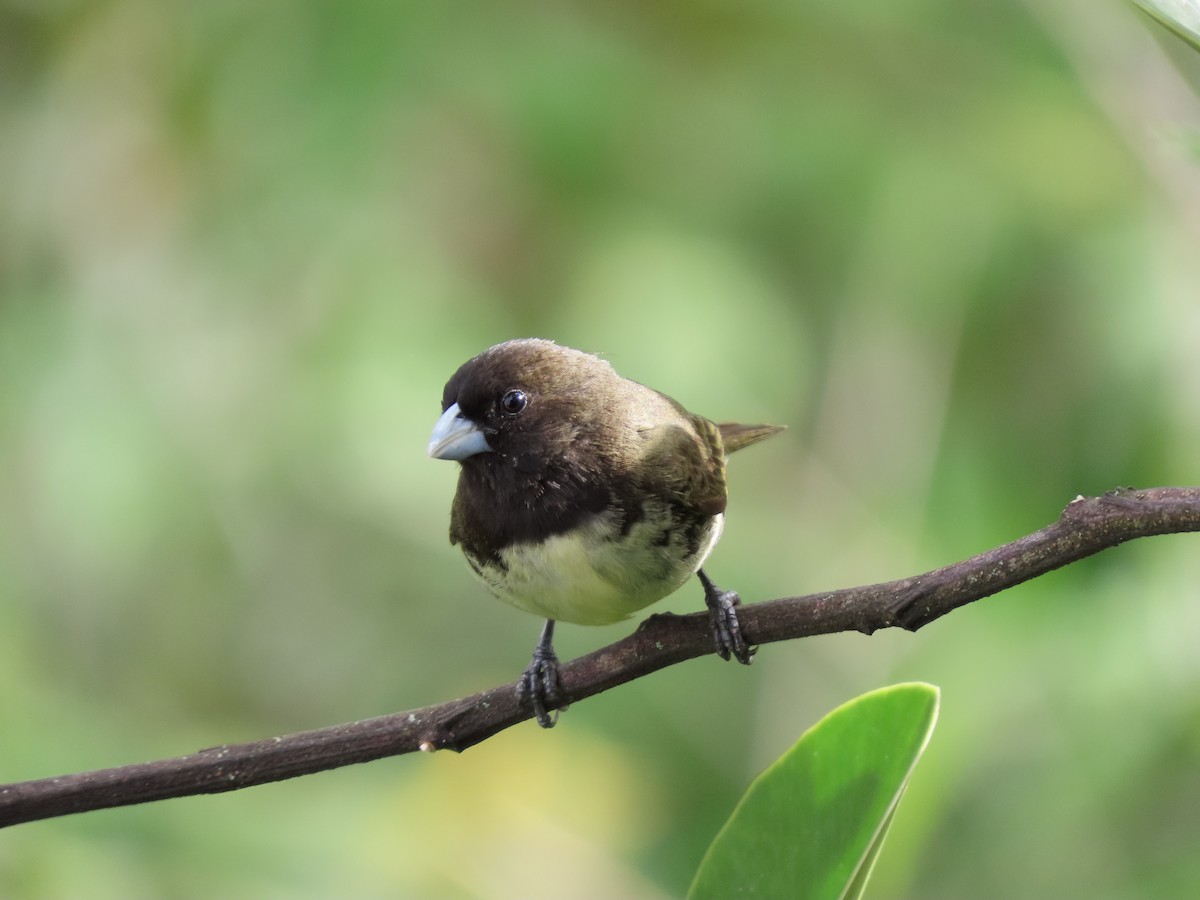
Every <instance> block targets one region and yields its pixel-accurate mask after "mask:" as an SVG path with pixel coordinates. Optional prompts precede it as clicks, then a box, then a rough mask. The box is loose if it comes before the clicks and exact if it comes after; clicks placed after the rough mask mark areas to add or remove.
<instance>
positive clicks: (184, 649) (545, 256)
mask: <svg viewBox="0 0 1200 900" xmlns="http://www.w3.org/2000/svg"><path fill="white" fill-rule="evenodd" d="M1093 6H1095V5H1094V4H1088V5H1086V7H1087V12H1086V17H1080V18H1076V17H1077V16H1082V9H1083V8H1084V7H1085V5H1083V4H1075V5H1074V6H1070V5H1067V4H1049V5H1038V6H1036V7H1035V5H1034V4H1029V5H1027V6H1026V5H1020V4H1015V3H1005V4H986V5H978V4H975V5H971V4H956V3H951V2H945V0H925V2H870V3H866V4H862V3H858V4H831V3H812V2H809V3H779V2H773V0H750V2H741V3H731V2H722V0H705V2H699V3H672V2H667V3H662V4H650V5H645V4H632V3H620V2H618V3H610V4H584V3H565V4H542V3H521V2H517V3H509V4H483V3H462V2H453V0H452V2H445V3H433V2H422V0H417V2H413V3H383V2H365V3H355V4H327V3H316V2H303V0H302V2H293V3H265V4H240V3H232V2H228V0H213V2H203V3H173V2H166V3H163V2H152V0H110V2H73V0H53V2H39V3H34V2H29V0H6V2H0V278H2V282H0V373H2V375H3V380H2V382H0V398H2V402H0V722H2V723H3V724H2V727H3V732H4V738H3V741H0V780H2V781H11V780H19V779H24V778H33V777H41V776H47V775H54V774H59V773H62V772H67V771H77V770H81V769H88V768H95V767H99V766H108V765H117V764H120V763H124V762H133V761H137V760H142V759H148V758H153V757H158V756H167V755H175V754H178V753H183V752H187V751H190V750H193V749H197V748H199V747H204V746H211V745H214V744H218V743H224V742H229V741H236V740H240V739H251V738H257V737H262V736H266V735H270V734H275V733H282V732H286V731H291V730H296V729H300V728H308V727H316V726H319V725H323V724H331V723H334V722H339V721H345V720H351V719H355V718H359V717H363V716H368V715H373V714H378V713H382V712H387V711H391V710H395V709H402V708H407V707H411V706H417V705H422V704H425V703H429V702H433V701H435V700H439V699H445V698H448V697H451V696H457V695H461V694H464V693H467V692H470V691H473V690H476V689H479V688H482V687H485V686H490V685H492V684H494V683H497V682H499V681H501V680H508V679H511V678H513V677H515V675H516V673H517V672H518V671H519V669H520V667H521V666H523V665H524V663H525V661H526V659H527V655H528V652H529V650H530V649H531V647H532V643H533V641H534V639H535V637H536V632H537V627H538V626H537V623H536V622H535V621H534V620H532V619H530V618H528V617H526V616H523V615H521V614H520V613H517V612H515V611H512V610H509V609H506V608H504V607H502V606H501V605H500V604H497V603H495V602H492V601H490V600H488V599H487V598H486V597H485V596H484V594H483V592H482V590H481V589H480V588H478V587H477V586H476V585H475V584H474V583H473V582H472V581H471V579H470V577H469V573H468V572H467V569H466V566H465V565H464V564H463V563H462V561H461V560H460V559H459V558H458V555H457V552H456V551H454V550H452V549H451V548H450V547H449V546H448V545H447V542H446V526H447V519H448V508H449V500H450V496H451V494H452V492H453V483H454V477H455V473H454V470H453V467H452V466H450V465H447V464H444V463H435V462H431V461H428V460H427V459H425V456H424V447H425V442H426V439H427V436H428V431H429V429H430V427H431V426H432V423H433V421H434V419H435V417H436V414H437V412H438V409H439V407H438V400H439V398H440V393H441V386H442V383H443V382H444V380H445V379H446V377H448V376H449V374H450V373H451V372H452V371H453V369H454V368H455V367H456V366H457V365H458V364H459V363H460V362H462V361H463V360H464V359H466V358H467V357H468V356H470V355H471V354H473V353H475V352H478V351H479V350H481V349H483V348H484V347H486V346H488V345H490V344H492V343H494V342H496V341H499V340H502V339H506V338H510V337H515V336H522V335H537V336H543V337H551V338H554V339H556V340H559V341H561V342H563V343H566V344H569V345H572V346H577V347H580V348H583V349H588V350H592V351H599V352H603V353H604V354H606V355H607V356H608V357H609V358H610V359H611V360H612V361H613V363H614V364H615V365H616V366H617V368H618V370H619V371H621V372H622V373H623V374H626V375H628V376H630V377H634V378H637V379H638V380H641V381H645V382H647V383H649V384H652V385H654V386H655V387H658V388H661V389H663V390H665V391H667V392H669V393H671V394H673V395H674V396H676V397H677V398H678V399H680V400H681V401H682V402H684V403H685V404H687V405H688V406H690V407H692V408H694V409H696V410H697V411H700V412H703V413H706V414H708V415H711V416H712V417H714V418H718V419H727V418H728V419H732V418H741V419H746V420H765V421H773V422H781V423H785V424H788V425H789V426H790V431H789V432H788V434H787V435H786V436H785V437H783V438H777V439H775V440H773V441H771V442H769V443H767V444H763V445H762V446H761V447H757V448H755V449H753V450H751V451H748V452H747V453H746V455H745V456H740V457H739V458H737V459H735V461H734V465H733V467H732V470H731V472H732V490H733V501H732V507H731V516H730V521H729V524H728V528H727V529H726V536H725V538H724V540H723V542H722V545H721V548H720V549H719V550H718V552H717V554H716V555H715V556H714V558H713V560H712V562H711V571H712V574H713V575H714V577H715V578H717V580H718V581H719V582H720V583H722V584H725V585H729V586H731V587H736V588H737V589H738V590H740V591H741V592H742V593H743V595H744V596H745V597H746V598H747V599H750V600H753V599H757V598H766V597H773V596H782V595H787V594H796V593H806V592H810V591H817V590H820V589H823V588H834V587H840V586H845V585H851V584H861V583H867V582H871V581H877V580H883V579H890V578H895V577H900V576H903V575H908V574H911V573H914V572H917V571H919V570H922V569H925V568H931V567H933V566H936V565H941V564H943V563H946V562H949V561H952V560H955V559H957V558H960V557H962V556H965V555H967V554H970V553H973V552H976V551H979V550H982V549H985V548H987V547H989V546H991V545H994V544H997V543H1000V542H1002V541H1006V540H1009V539H1012V538H1014V537H1016V536H1018V535H1019V534H1022V533H1025V532H1026V531H1030V530H1033V529H1035V528H1037V527H1040V526H1041V525H1043V524H1045V523H1046V522H1048V521H1049V520H1050V519H1051V518H1053V517H1054V516H1055V515H1056V514H1057V511H1058V509H1059V508H1060V507H1061V506H1062V505H1064V504H1065V503H1066V502H1067V501H1068V500H1070V499H1071V498H1072V497H1073V496H1074V495H1075V494H1077V493H1095V492H1099V491H1103V490H1106V489H1108V488H1110V487H1113V486H1116V485H1124V484H1132V485H1139V486H1149V485H1156V484H1195V483H1196V482H1197V480H1198V479H1197V457H1198V453H1197V447H1198V446H1200V414H1198V413H1200V361H1198V359H1200V354H1197V352H1196V347H1197V346H1198V345H1200V312H1198V310H1200V307H1198V306H1197V304H1196V289H1195V285H1196V283H1197V274H1198V273H1197V265H1196V261H1195V253H1194V248H1195V246H1196V243H1197V237H1198V231H1200V228H1198V224H1197V223H1198V221H1200V220H1198V218H1197V215H1196V209H1197V207H1196V200H1197V198H1198V197H1200V191H1198V189H1197V184H1196V171H1195V167H1194V157H1190V156H1189V153H1190V152H1191V151H1190V150H1189V146H1190V147H1193V148H1194V147H1195V145H1196V143H1195V135H1194V133H1191V134H1189V133H1188V132H1186V131H1185V130H1184V125H1185V121H1181V120H1179V119H1176V118H1172V117H1171V115H1170V113H1171V111H1173V110H1176V109H1181V108H1182V109H1185V110H1190V111H1191V114H1192V115H1194V111H1195V106H1194V102H1193V101H1192V98H1191V95H1190V94H1187V93H1186V91H1184V89H1183V88H1181V87H1179V86H1178V84H1177V83H1176V82H1175V81H1174V80H1173V79H1172V76H1171V73H1170V71H1169V70H1168V69H1166V68H1165V66H1164V64H1163V63H1162V61H1161V59H1160V54H1159V51H1158V50H1157V48H1156V47H1155V46H1154V45H1153V44H1152V43H1150V42H1149V41H1148V40H1147V39H1146V31H1145V22H1144V21H1142V20H1140V19H1139V18H1137V17H1136V16H1134V15H1133V14H1127V12H1128V11H1126V10H1124V8H1122V7H1108V6H1106V5H1101V6H1100V7H1099V8H1097V9H1093V8H1092V7H1093ZM1076 7H1078V8H1076ZM1097 60H1101V61H1102V62H1101V63H1100V64H1098V63H1097ZM1164 100H1173V101H1174V102H1175V105H1174V106H1172V105H1171V104H1170V103H1164ZM1189 103H1192V104H1193V105H1190V106H1189V105H1188V104H1189ZM1193 121H1194V119H1193ZM1196 559H1197V552H1196V544H1195V539H1194V538H1190V537H1179V538H1163V539H1155V540H1153V541H1146V542H1142V543H1141V544H1138V545H1134V546H1130V547H1126V548H1121V549H1119V550H1117V551H1113V552H1110V553H1108V554H1106V555H1104V556H1103V557H1101V558H1098V559H1094V560H1090V561H1087V562H1085V563H1083V564H1080V565H1078V566H1074V567H1071V568H1070V569H1069V570H1067V571H1064V572H1060V573H1056V574H1052V575H1050V576H1047V577H1046V578H1043V579H1040V580H1039V581H1038V582H1036V583H1034V584H1031V585H1028V586H1026V587H1023V588H1020V589H1018V590H1015V591H1013V592H1011V593H1009V594H1007V595H1004V596H1003V597H1001V598H996V599H992V600H988V601H985V602H983V603H982V604H979V605H977V606H975V607H973V608H970V609H968V610H964V611H962V612H959V613H956V614H955V615H954V616H951V617H950V618H948V619H947V620H945V621H942V622H939V623H937V624H936V625H934V626H932V627H931V628H929V629H928V630H927V631H925V632H922V633H921V634H919V635H917V636H910V635H904V634H880V635H876V636H874V637H872V638H870V639H867V638H863V637H861V636H833V637H829V638H823V639H819V640H807V641H802V642H797V643H794V644H791V645H787V646H776V647H769V648H766V649H764V650H763V652H762V653H761V654H760V657H759V659H758V661H757V662H756V664H755V666H754V667H753V668H752V669H750V670H745V671H743V670H740V669H735V668H734V667H730V666H723V665H721V664H719V663H718V662H717V661H716V660H715V659H714V660H705V661H698V662H694V663H690V664H687V665H684V666H681V667H678V668H677V669H675V670H672V671H669V672H665V673H661V674H659V675H656V676H654V677H653V678H647V679H643V680H642V681H639V682H638V683H636V684H633V685H630V686H627V687H625V688H622V689H620V690H618V691H615V692H612V693H610V694H608V695H605V696H603V697H600V698H597V699H595V700H592V701H589V702H588V703H586V704H581V705H579V706H578V707H576V708H574V709H572V710H571V711H570V712H569V713H567V714H566V715H565V717H564V719H563V721H562V723H561V725H560V727H559V728H558V729H556V730H555V731H554V732H552V733H549V734H543V733H540V732H538V731H537V730H536V729H535V728H533V727H532V726H531V727H526V728H520V729H515V730H514V731H512V732H511V733H508V734H504V735H501V736H499V737H498V738H496V739H495V740H493V741H490V742H488V743H487V744H485V745H483V746H481V747H479V748H477V749H474V750H472V751H470V752H469V753H467V754H465V755H463V756H462V757H461V758H458V757H452V756H442V755H438V756H436V757H433V758H425V757H422V758H416V759H402V760H396V761H385V762H381V763H375V764H372V765H369V766H365V767H358V768H355V769H352V770H347V771H344V772H338V773H331V774H327V775H321V776H316V777H313V778H309V779H304V780H301V781H298V782H292V783H288V784H283V785H276V786H270V787H264V788H256V789H253V790H250V791H246V792H242V793H238V794H233V795H227V796H222V797H216V798H202V799H191V800H182V801H177V802H170V803H164V804H158V805H154V806H149V807H143V808H136V809H130V810H119V811H112V812H106V813H99V814H93V815H87V816H82V817H76V818H73V819H64V820H59V821H52V822H45V823H39V824H33V825H28V826H22V827H20V828H17V829H14V830H12V831H10V832H5V833H4V834H3V835H2V836H0V895H3V896H5V897H14V898H26V897H28V898H57V897H63V896H71V897H86V898H91V897H97V898H102V897H110V896H111V897H122V898H123V897H129V896H174V897H211V896H222V897H231V898H237V897H247V898H249V897H254V898H263V897H278V898H292V897H318V896H334V895H336V896H340V897H355V898H358V897H361V898H372V897H394V896H429V897H481V898H493V897H496V898H501V897H516V896H521V897H542V896H544V897H562V896H571V897H615V896H621V897H645V898H656V897H669V896H678V895H680V894H682V893H683V891H684V890H686V886H687V884H688V883H689V881H690V878H691V874H692V872H693V870H694V868H695V866H696V865H697V864H698V862H699V859H700V856H701V854H702V853H703V852H704V848H705V847H706V846H707V845H708V843H709V841H710V840H711V839H712V837H713V835H714V834H715V832H716V830H717V828H718V827H719V826H720V824H721V822H722V821H723V820H724V818H725V816H726V814H727V812H728V810H729V809H730V808H731V806H732V805H733V803H734V801H735V799H736V798H737V797H738V796H739V795H740V793H741V792H742V790H743V789H744V787H745V785H746V784H747V783H748V781H749V780H750V778H751V777H752V776H753V775H754V774H755V773H756V772H757V771H758V770H759V769H761V768H762V766H764V765H765V764H766V763H767V762H768V761H770V760H771V759H774V758H775V757H776V756H778V755H779V753H781V752H782V751H783V750H784V749H785V748H786V747H788V746H790V745H791V743H792V742H793V741H794V740H795V738H796V736H797V735H798V734H799V733H801V732H802V731H803V730H804V729H805V728H806V727H808V726H809V725H810V724H812V723H813V722H814V721H816V720H817V719H818V718H819V717H820V716H821V715H822V714H823V713H824V712H826V711H827V710H829V709H831V708H832V707H834V706H836V705H837V704H838V703H840V702H842V701H844V700H846V699H848V698H850V697H852V696H855V695H857V694H859V693H861V692H863V691H866V690H868V689H870V688H873V687H877V686H879V685H881V684H885V683H888V682H891V681H896V680H911V679H919V680H923V681H929V682H933V683H935V684H938V685H939V686H940V687H941V688H942V692H943V703H944V706H943V711H942V720H941V725H940V729H939V735H938V740H937V742H936V743H935V745H934V746H933V747H931V749H930V752H929V754H928V757H927V759H926V760H925V764H924V766H923V767H922V769H921V771H920V772H918V773H917V775H916V777H915V778H914V781H913V783H912V785H911V788H910V790H909V793H908V796H907V798H906V801H905V805H904V807H903V808H902V809H901V810H900V812H899V814H898V817H897V820H896V823H895V827H894V829H893V832H892V834H891V838H890V840H889V844H888V846H887V848H886V850H885V851H884V854H883V857H882V859H881V861H880V865H879V867H878V869H877V871H876V874H875V878H874V881H873V883H872V888H871V896H875V897H889V896H897V897H899V896H908V897H923V898H940V897H946V898H954V897H963V896H971V897H1019V896H1087V897H1090V898H1107V897H1114V898H1116V897H1120V898H1129V897H1140V896H1168V895H1172V894H1174V895H1179V894H1180V893H1181V892H1182V891H1184V890H1185V887H1184V886H1190V885H1194V884H1195V883H1196V881H1197V879H1200V854H1197V853H1196V834H1197V823H1198V821H1200V819H1198V818H1197V813H1196V809H1197V808H1200V781H1197V778H1196V774H1195V773H1196V771H1197V768H1196V765H1195V762H1196V759H1197V756H1198V755H1200V709H1198V707H1197V700H1196V697H1197V696H1198V692H1197V690H1196V688H1197V683H1198V681H1200V669H1198V667H1197V662H1196V660H1197V658H1198V657H1197V655H1196V654H1195V652H1194V644H1195V641H1196V637H1197V635H1198V634H1200V612H1198V610H1200V604H1197V602H1196V601H1197V599H1198V598H1197V590H1196V586H1197V583H1198V582H1200V579H1198V577H1197V576H1198V570H1197V563H1196ZM699 604H700V594H699V591H698V590H690V591H689V590H685V591H682V592H680V594H679V595H677V596H676V597H673V598H671V599H670V600H668V601H665V602H664V603H663V604H661V606H660V607H659V608H660V609H673V610H691V609H696V608H699ZM627 627H629V626H615V627H613V628H610V629H582V628H564V629H562V634H561V636H560V637H559V649H560V651H561V652H563V653H564V654H565V655H574V654H576V653H581V652H584V651H586V650H588V649H590V648H593V647H595V646H597V645H599V644H600V643H602V642H605V641H607V640H610V639H614V638H615V637H617V636H619V635H620V634H622V633H623V632H624V631H625V630H626V629H627Z"/></svg>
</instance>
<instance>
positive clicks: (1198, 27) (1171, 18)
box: [1133, 0, 1200, 50]
mask: <svg viewBox="0 0 1200 900" xmlns="http://www.w3.org/2000/svg"><path fill="white" fill-rule="evenodd" d="M1133 2H1134V3H1136V4H1137V5H1138V6H1139V7H1141V9H1142V10H1144V11H1145V12H1146V13H1147V14H1148V15H1149V16H1151V17H1152V18H1154V19H1155V20H1156V21H1158V22H1159V23H1160V24H1162V25H1163V27H1165V28H1167V29H1168V30H1169V31H1172V32H1174V33H1175V34H1177V35H1179V37H1181V38H1183V39H1184V40H1185V41H1187V42H1188V43H1189V44H1191V45H1192V46H1193V47H1195V48H1196V49H1197V50H1200V6H1197V5H1196V2H1195V0H1133Z"/></svg>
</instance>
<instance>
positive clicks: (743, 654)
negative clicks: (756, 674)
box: [698, 570, 758, 666]
mask: <svg viewBox="0 0 1200 900" xmlns="http://www.w3.org/2000/svg"><path fill="white" fill-rule="evenodd" d="M698 574H699V576H700V581H701V583H702V584H703V585H704V602H705V604H707V606H708V621H709V626H710V627H711V628H712V636H713V644H714V646H715V648H716V651H717V656H719V657H721V659H729V658H730V657H731V656H732V657H733V658H734V659H736V660H737V661H738V662H740V663H741V664H742V665H744V666H748V665H750V663H751V661H752V660H753V659H754V654H755V652H756V651H757V650H758V648H757V647H752V646H750V645H749V644H748V643H746V638H745V637H744V636H743V635H742V625H741V622H739V621H738V615H737V605H738V604H739V603H741V602H742V598H741V597H739V596H738V594H737V591H723V590H721V589H720V588H719V587H717V586H716V585H715V584H713V583H712V581H710V580H709V578H708V576H707V575H705V574H704V572H703V570H701V571H700V572H699V573H698Z"/></svg>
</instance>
